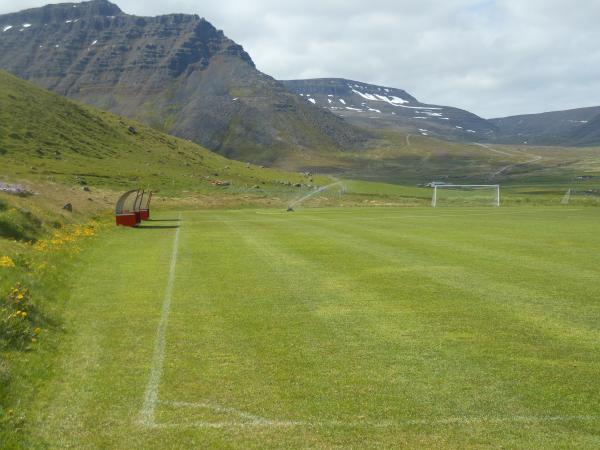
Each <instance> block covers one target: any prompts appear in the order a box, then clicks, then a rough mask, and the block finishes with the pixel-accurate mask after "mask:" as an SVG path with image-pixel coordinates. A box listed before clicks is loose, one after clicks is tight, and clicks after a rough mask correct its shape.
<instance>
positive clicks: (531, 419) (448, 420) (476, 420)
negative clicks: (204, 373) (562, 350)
mask: <svg viewBox="0 0 600 450" xmlns="http://www.w3.org/2000/svg"><path fill="white" fill-rule="evenodd" d="M226 409H229V408H226ZM234 411H237V410H234ZM238 412H239V411H238ZM598 421H600V416H512V417H444V418H439V419H404V420H382V421H369V420H364V421H343V420H324V421H320V420H316V421H295V420H269V419H261V420H253V421H248V422H241V421H220V422H207V421H199V422H192V423H163V424H155V425H154V428H250V427H281V428H285V427H288V428H289V427H312V428H315V427H317V428H319V427H339V428H360V427H367V428H394V427H402V426H411V425H426V426H436V425H471V424H486V423H487V424H501V423H561V422H598Z"/></svg>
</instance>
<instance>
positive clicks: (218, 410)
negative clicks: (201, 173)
mask: <svg viewBox="0 0 600 450" xmlns="http://www.w3.org/2000/svg"><path fill="white" fill-rule="evenodd" d="M156 219H161V220H155V221H153V222H147V223H146V224H145V225H144V226H143V227H141V228H140V229H122V228H121V229H116V228H115V229H114V230H111V231H109V232H107V233H106V234H105V235H104V236H103V238H102V239H99V240H97V242H95V243H94V245H93V247H91V248H89V249H88V250H87V251H86V252H85V254H83V255H82V259H83V263H82V265H81V266H80V268H79V270H78V272H77V273H76V274H74V276H73V283H74V294H73V298H72V299H71V301H70V302H69V305H70V306H69V310H68V312H67V319H66V323H65V339H66V341H67V342H66V344H65V345H64V348H63V350H62V352H61V355H60V365H59V368H58V369H57V374H56V376H55V377H54V381H53V382H52V383H50V384H49V385H48V386H47V387H46V388H45V389H44V390H43V392H42V394H41V395H40V398H39V405H38V408H37V410H38V418H37V427H36V429H35V430H34V431H32V432H33V433H35V434H36V435H37V436H38V437H39V439H40V440H41V441H42V442H44V443H45V444H46V445H48V446H49V447H52V448H58V447H60V448H66V447H72V448H127V449H131V448H198V447H218V448H234V447H235V448H399V447H410V448H473V447H475V448H481V447H494V448H497V447H510V448H516V447H520V448H524V447H525V448H549V447H550V448H561V447H562V448H598V447H599V446H600V389H598V380H599V379H600V282H599V281H600V233H599V226H598V223H599V220H600V210H598V209H595V208H581V209H576V208H572V207H563V208H558V207H557V208H543V207H537V208H526V207H520V208H460V209H459V208H439V209H435V210H434V209H432V208H403V209H402V208H373V209H366V208H364V209H359V208H355V209H352V208H346V209H342V208H340V209H316V210H303V211H298V212H295V213H287V214H286V213H280V212H278V211H274V210H260V211H257V210H239V211H188V212H182V213H166V212H165V213H163V214H162V215H160V216H157V217H156Z"/></svg>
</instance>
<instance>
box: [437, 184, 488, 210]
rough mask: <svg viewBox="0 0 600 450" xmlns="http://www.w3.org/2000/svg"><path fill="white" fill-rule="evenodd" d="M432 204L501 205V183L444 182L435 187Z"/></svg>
mask: <svg viewBox="0 0 600 450" xmlns="http://www.w3.org/2000/svg"><path fill="white" fill-rule="evenodd" d="M431 206H433V207H434V208H436V207H439V206H500V185H499V184H443V185H435V186H434V187H433V197H432V199H431Z"/></svg>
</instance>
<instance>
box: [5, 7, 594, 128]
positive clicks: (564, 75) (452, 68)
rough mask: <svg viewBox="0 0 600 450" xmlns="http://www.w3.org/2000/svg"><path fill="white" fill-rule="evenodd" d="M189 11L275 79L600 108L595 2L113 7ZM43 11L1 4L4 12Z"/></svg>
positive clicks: (502, 111)
mask: <svg viewBox="0 0 600 450" xmlns="http://www.w3.org/2000/svg"><path fill="white" fill-rule="evenodd" d="M113 2H115V3H117V4H118V5H119V6H120V7H121V9H122V10H123V11H125V12H127V13H130V14H137V15H158V14H166V13H172V12H185V13H195V14H198V15H200V16H202V17H206V18H207V19H208V20H209V21H210V22H212V23H213V24H214V25H215V26H216V27H217V28H220V29H223V30H224V31H225V33H226V34H227V35H228V36H229V37H231V38H232V39H234V40H235V41H237V42H238V43H240V44H242V45H243V46H244V48H245V49H246V50H247V51H248V52H249V53H250V55H251V56H252V58H253V59H254V61H255V63H256V65H257V66H258V68H259V69H260V70H262V71H263V72H266V73H268V74H269V75H272V76H274V77H276V78H279V79H292V78H309V77H343V78H350V79H354V80H359V81H364V82H368V83H374V84H382V85H386V86H392V87H397V88H401V89H405V90H406V91H408V92H409V93H410V94H412V95H414V96H415V97H417V98H418V99H419V100H421V101H424V102H430V103H438V104H446V105H452V106H457V107H461V108H465V109H468V110H470V111H472V112H474V113H476V114H479V115H481V116H483V117H498V116H504V115H512V114H522V113H533V112H541V111H549V110H557V109H568V108H575V107H581V106H596V105H600V45H599V43H600V26H598V19H599V18H600V2H598V1H590V0H370V1H365V0H289V1H282V0H252V1H249V0H113ZM46 3H49V2H48V1H47V0H0V14H2V13H6V12H13V11H17V10H20V9H24V8H27V7H33V6H41V5H44V4H46Z"/></svg>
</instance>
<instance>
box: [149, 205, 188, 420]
mask: <svg viewBox="0 0 600 450" xmlns="http://www.w3.org/2000/svg"><path fill="white" fill-rule="evenodd" d="M178 220H179V223H180V225H179V227H178V228H177V231H175V237H174V238H173V251H172V253H171V264H170V266H169V278H168V279H167V287H166V289H165V297H164V300H163V304H162V308H161V313H160V321H159V323H158V328H157V330H156V341H155V344H154V354H153V356H152V369H151V372H150V377H149V378H148V385H147V387H146V393H145V395H144V404H143V406H142V410H141V414H140V416H141V417H140V422H141V424H142V425H144V426H147V427H152V426H154V425H155V421H154V412H155V409H156V402H157V400H158V387H159V384H160V379H161V377H162V371H163V364H164V359H165V346H166V333H167V323H168V321H169V311H170V309H171V300H172V298H173V281H174V280H175V268H176V266H177V252H178V250H179V231H180V230H181V214H179V217H178Z"/></svg>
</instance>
